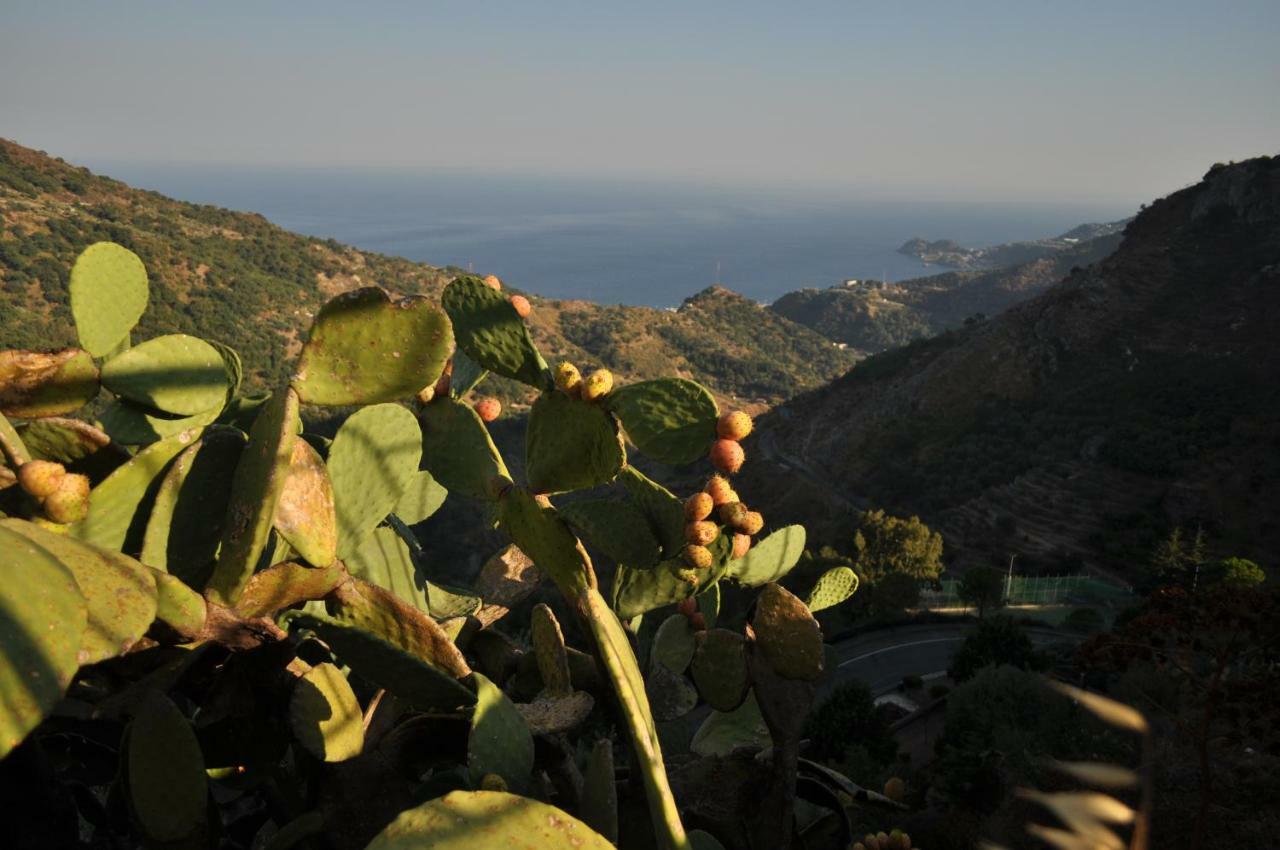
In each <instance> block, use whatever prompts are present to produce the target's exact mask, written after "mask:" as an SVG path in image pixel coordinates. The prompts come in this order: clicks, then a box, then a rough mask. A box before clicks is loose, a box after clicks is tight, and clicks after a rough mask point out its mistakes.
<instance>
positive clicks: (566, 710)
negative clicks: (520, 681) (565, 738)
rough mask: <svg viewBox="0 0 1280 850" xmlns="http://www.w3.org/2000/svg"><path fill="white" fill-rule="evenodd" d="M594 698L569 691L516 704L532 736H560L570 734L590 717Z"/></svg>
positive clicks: (580, 692)
mask: <svg viewBox="0 0 1280 850" xmlns="http://www.w3.org/2000/svg"><path fill="white" fill-rule="evenodd" d="M595 704H596V701H595V698H593V697H592V696H591V694H589V693H586V692H584V691H570V692H569V693H567V694H562V695H560V696H554V697H553V696H545V695H544V696H539V697H537V698H535V699H534V701H533V702H527V703H516V708H517V709H518V710H519V711H520V716H521V717H523V718H524V722H525V724H526V725H527V726H528V727H529V731H530V732H531V733H532V734H534V735H562V734H564V733H565V732H570V731H572V730H574V729H576V728H578V727H579V726H581V725H582V723H583V722H584V721H585V720H586V719H587V718H588V717H590V716H591V710H592V709H593V708H595Z"/></svg>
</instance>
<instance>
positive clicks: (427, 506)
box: [391, 469, 449, 525]
mask: <svg viewBox="0 0 1280 850" xmlns="http://www.w3.org/2000/svg"><path fill="white" fill-rule="evenodd" d="M448 497H449V491H448V490H446V489H445V488H444V486H443V485H442V484H440V483H439V482H438V481H436V479H435V478H434V477H433V476H432V475H431V473H430V472H427V471H426V470H425V469H420V470H418V471H417V472H415V473H414V474H413V475H412V476H410V478H409V481H408V483H407V484H406V485H405V488H404V492H403V493H401V494H400V498H399V499H398V500H397V501H396V504H395V507H393V508H392V509H391V513H393V514H395V515H396V516H397V517H399V518H400V519H401V520H403V521H404V523H405V524H406V525H417V524H418V523H420V522H422V521H424V520H426V519H428V518H429V517H430V516H431V515H432V514H434V513H435V512H436V511H438V510H440V506H441V505H443V504H444V500H445V499H447V498H448Z"/></svg>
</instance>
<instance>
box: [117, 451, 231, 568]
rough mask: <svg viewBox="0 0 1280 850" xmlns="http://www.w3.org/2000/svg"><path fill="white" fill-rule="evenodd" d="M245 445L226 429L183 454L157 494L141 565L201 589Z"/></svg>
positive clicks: (218, 536)
mask: <svg viewBox="0 0 1280 850" xmlns="http://www.w3.org/2000/svg"><path fill="white" fill-rule="evenodd" d="M244 445H245V439H244V435H242V434H241V433H240V432H239V431H234V430H231V429H229V428H227V429H222V430H217V431H209V432H207V433H205V435H204V436H203V437H201V438H200V439H199V440H197V441H196V442H194V443H192V444H191V445H190V446H188V447H187V448H185V449H183V451H182V453H181V454H179V455H178V457H177V458H176V459H175V460H174V461H173V464H172V465H171V466H170V467H169V470H168V471H167V472H166V473H165V475H164V478H163V479H162V480H161V482H160V489H159V490H157V491H156V498H155V504H154V506H153V507H152V509H151V515H150V518H149V519H148V521H147V530H146V534H145V535H144V537H143V541H142V557H141V560H142V563H144V564H147V565H149V566H152V567H155V568H156V569H159V570H167V571H169V572H172V573H173V574H174V575H176V576H178V577H179V578H180V579H182V580H183V581H185V582H186V583H187V584H188V585H190V586H191V587H194V588H197V589H201V588H203V587H204V583H205V582H206V581H208V579H209V573H210V572H211V571H212V567H213V561H214V559H215V557H216V556H217V554H218V540H219V538H220V537H221V536H222V523H223V520H224V519H225V517H226V513H227V503H228V502H229V501H230V500H231V481H232V477H233V476H234V475H235V469H236V464H237V463H238V462H239V460H240V453H241V452H243V451H244Z"/></svg>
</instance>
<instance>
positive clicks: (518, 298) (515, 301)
mask: <svg viewBox="0 0 1280 850" xmlns="http://www.w3.org/2000/svg"><path fill="white" fill-rule="evenodd" d="M511 306H512V307H515V308H516V315H517V316H519V317H520V318H522V319H523V318H526V317H527V316H528V315H529V314H530V313H532V312H533V307H532V306H530V304H529V299H528V298H525V297H524V296H523V295H512V296H511Z"/></svg>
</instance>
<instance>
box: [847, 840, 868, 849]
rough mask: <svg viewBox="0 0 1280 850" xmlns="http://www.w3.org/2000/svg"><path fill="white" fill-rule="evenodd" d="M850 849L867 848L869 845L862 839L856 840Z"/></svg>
mask: <svg viewBox="0 0 1280 850" xmlns="http://www.w3.org/2000/svg"><path fill="white" fill-rule="evenodd" d="M849 850H867V845H865V844H863V843H862V842H861V841H855V842H853V845H852V846H851V847H850V848H849Z"/></svg>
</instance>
